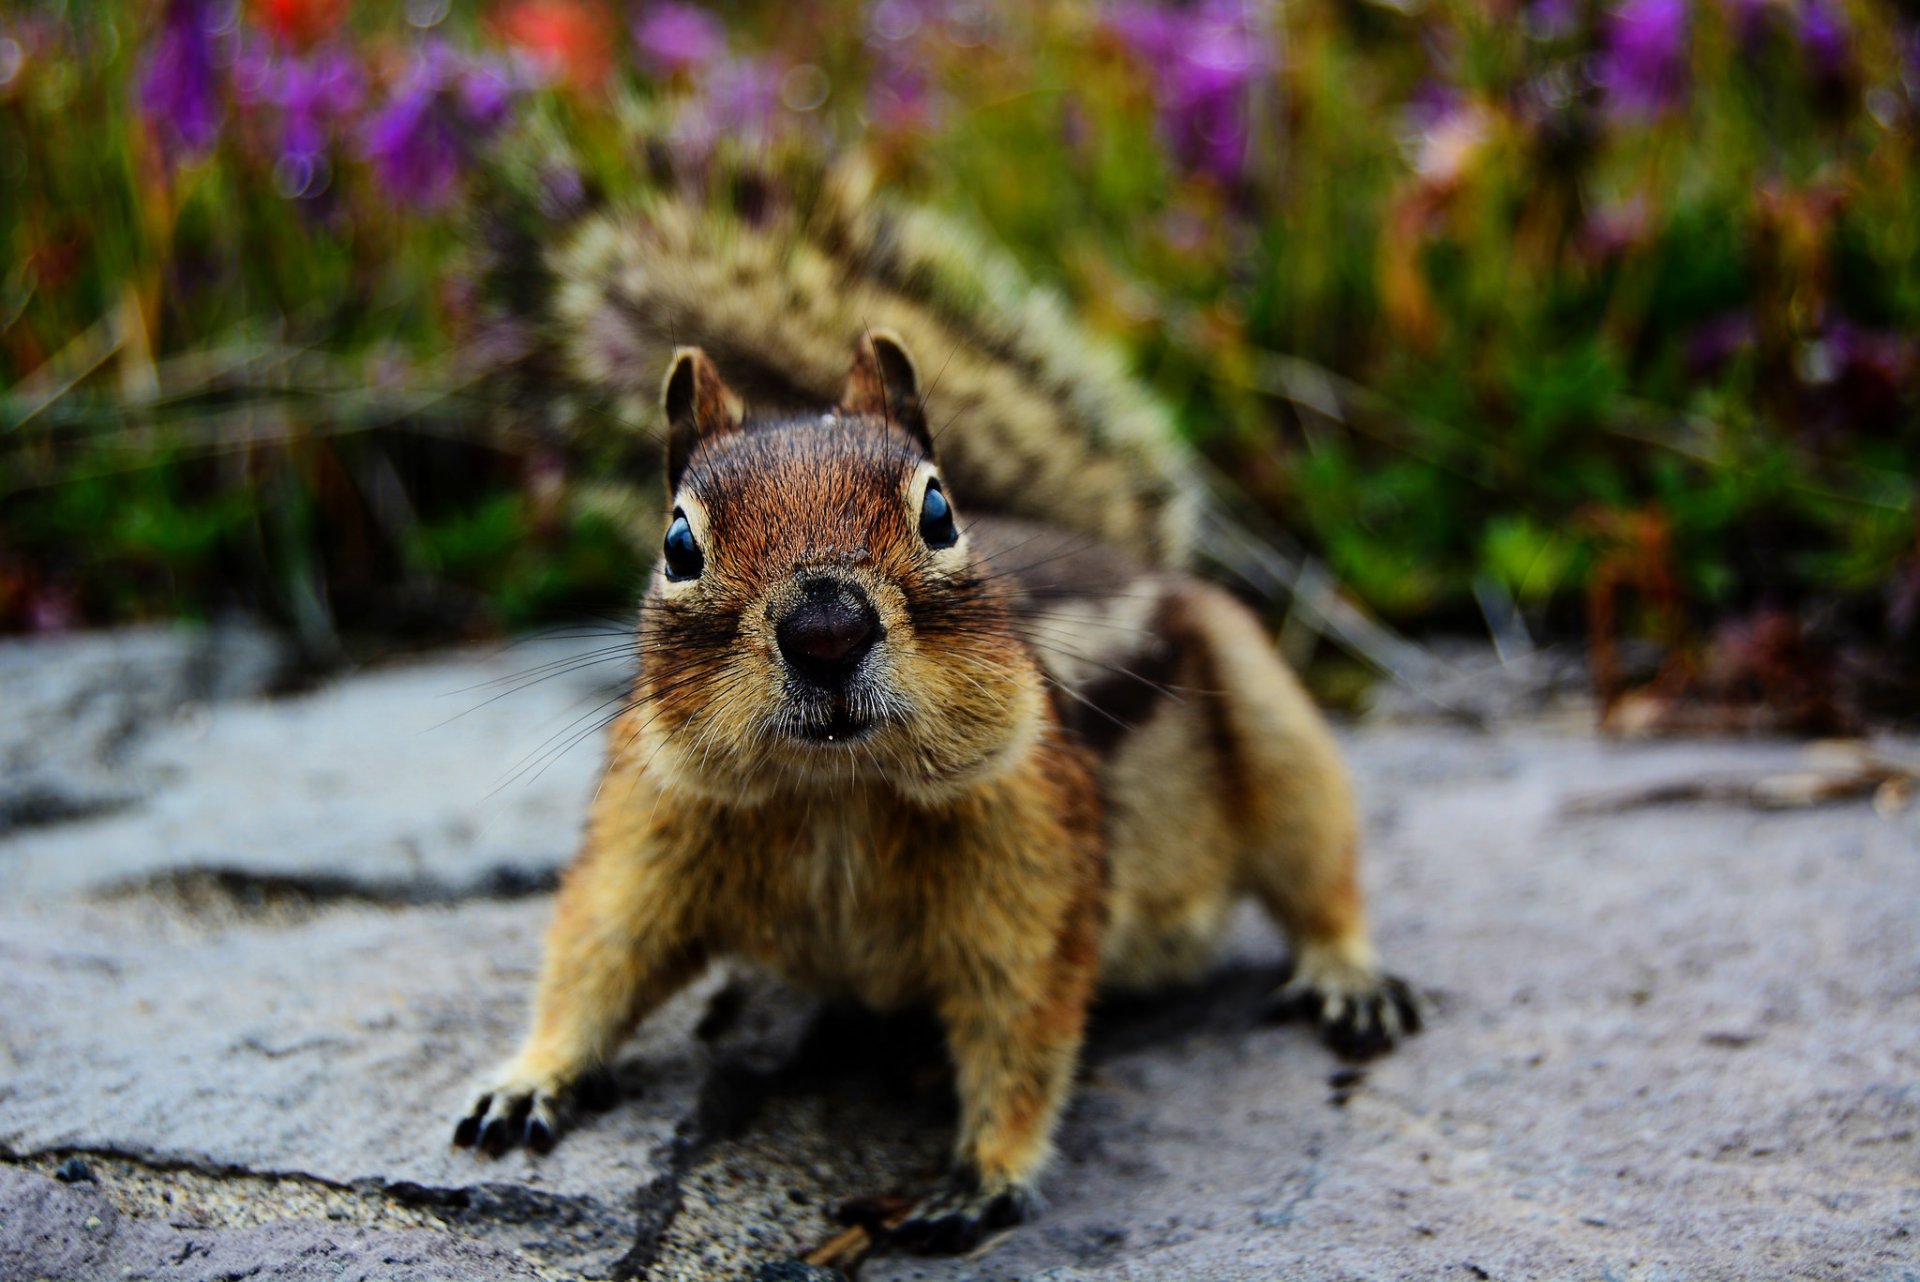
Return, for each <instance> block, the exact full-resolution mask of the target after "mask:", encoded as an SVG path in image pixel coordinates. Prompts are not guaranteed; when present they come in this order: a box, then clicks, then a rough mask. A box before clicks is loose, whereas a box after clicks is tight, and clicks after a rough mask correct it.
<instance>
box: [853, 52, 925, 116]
mask: <svg viewBox="0 0 1920 1282" xmlns="http://www.w3.org/2000/svg"><path fill="white" fill-rule="evenodd" d="M867 114H868V115H870V116H871V117H872V118H873V119H874V121H875V122H876V123H877V124H879V125H880V127H881V128H883V129H886V130H889V131H898V130H904V129H931V128H933V127H934V126H935V125H936V124H938V123H939V119H940V114H941V112H940V104H939V102H938V101H937V100H936V99H935V96H934V88H933V84H932V81H931V80H930V79H929V77H928V75H927V70H926V67H925V66H924V65H923V64H921V63H919V62H918V61H914V60H909V59H904V58H888V59H885V60H884V61H882V62H881V64H880V66H879V67H878V68H877V69H876V70H875V72H874V75H873V82H872V84H871V85H870V86H869V88H868V90H867Z"/></svg>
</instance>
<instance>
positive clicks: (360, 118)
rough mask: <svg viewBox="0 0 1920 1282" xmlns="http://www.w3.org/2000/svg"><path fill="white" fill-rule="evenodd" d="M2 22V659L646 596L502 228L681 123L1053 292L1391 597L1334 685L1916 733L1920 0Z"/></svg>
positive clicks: (120, 9) (188, 4)
mask: <svg viewBox="0 0 1920 1282" xmlns="http://www.w3.org/2000/svg"><path fill="white" fill-rule="evenodd" d="M0 14H3V16H0V631H5V632H9V633H27V632H58V631H64V630H70V629H82V628H93V627H101V626H107V625H114V624H120V623H126V622H130V621H143V620H171V619H187V620H215V619H220V618H224V617H227V616H231V615H243V616H247V617H250V618H256V619H264V620H267V621H269V622H271V623H272V624H274V625H276V626H278V627H280V628H282V629H284V630H285V631H286V632H288V633H289V634H290V635H291V636H293V637H295V638H297V641H298V644H299V646H300V649H301V651H302V653H303V654H304V655H305V657H306V661H307V662H308V664H309V665H311V666H312V667H313V668H314V669H316V670H318V669H323V668H326V667H329V666H334V665H338V664H340V663H342V662H347V661H351V660H354V659H357V658H361V657H365V656H368V655H373V654H378V653H384V652H389V651H391V650H393V649H394V648H396V647H401V646H414V645H420V644H426V643H434V642H441V641H447V640H452V639H465V638H475V637H488V636H495V635H502V634H506V633H509V632H514V631H518V630H522V629H526V628H529V627H535V626H540V625H543V624H545V623H548V622H550V621H553V620H559V619H568V618H575V617H578V616H579V615H581V614H582V613H583V612H590V611H601V612H611V613H616V614H617V613H618V612H620V611H623V610H625V609H627V608H628V607H629V606H630V604H631V602H632V600H633V598H634V595H635V593H636V592H637V588H638V585H639V583H640V582H641V575H642V573H643V572H644V569H645V567H646V564H647V558H648V556H649V555H650V541H651V540H650V536H649V537H648V538H644V539H643V538H642V537H639V536H636V535H635V534H634V533H633V532H632V529H631V522H629V521H628V520H626V519H625V517H624V516H623V514H622V513H621V511H620V510H619V507H618V504H617V503H614V502H612V501H610V500H609V499H608V498H607V492H606V489H605V486H604V482H605V480H606V478H605V477H604V475H602V474H601V469H600V465H598V464H596V461H595V460H594V459H592V458H590V457H585V456H582V455H581V454H580V453H579V452H577V451H574V450H570V449H569V448H566V447H565V446H563V445H560V444H556V442H555V440H554V439H553V437H552V436H551V435H550V434H543V433H542V432H539V431H537V430H532V429H531V428H530V426H529V424H528V423H527V422H526V421H525V416H524V415H523V414H520V413H517V412H516V411H515V410H514V408H513V406H512V405H511V404H510V403H509V401H508V399H507V398H506V397H505V396H504V394H502V393H500V392H499V391H498V390H497V389H496V387H495V385H494V382H493V380H491V379H490V378H489V374H488V368H487V352H486V349H485V344H484V342H483V341H481V338H480V337H477V336H479V335H481V334H482V329H481V327H480V326H479V324H478V322H479V319H480V316H481V313H482V311H483V310H484V307H483V290H482V288H481V284H480V281H479V279H478V270H477V268H476V263H477V262H478V261H479V260H480V257H481V255H480V253H479V251H478V247H477V238H478V233H477V230H476V229H478V228H480V227H481V226H483V225H484V223H485V214H486V213H487V211H488V209H489V208H490V206H491V204H492V202H493V198H494V196H495V195H496V193H497V185H496V184H497V182H498V181H499V180H498V175H497V169H498V167H497V165H496V158H497V157H499V156H501V155H510V154H514V153H515V152H516V149H517V151H518V153H519V154H522V155H525V154H527V153H528V151H529V149H531V150H533V151H534V152H537V151H538V149H539V140H540V139H541V138H543V137H544V138H551V137H556V136H560V137H564V138H566V139H567V140H568V142H569V143H570V150H571V153H572V157H573V159H572V161H571V162H570V163H572V164H577V166H578V168H579V170H580V172H571V171H570V172H567V173H559V174H554V173H549V174H547V175H545V177H544V179H543V180H544V181H548V182H556V183H562V184H574V185H580V186H583V187H585V188H590V189H592V190H596V191H604V192H608V193H614V194H617V193H620V192H622V191H625V190H630V189H632V188H633V187H634V185H635V184H636V183H638V182H641V181H643V179H644V175H645V174H646V172H647V170H648V164H647V157H646V156H645V155H644V154H639V151H638V144H637V143H636V141H635V140H636V139H637V138H639V137H642V136H648V137H653V138H664V139H667V140H668V141H669V143H670V145H671V146H672V147H673V148H674V149H676V150H677V151H678V152H680V153H682V155H683V156H688V157H694V158H697V157H699V156H700V155H701V154H702V153H703V152H706V151H710V150H712V149H714V148H716V147H730V148H743V147H744V148H750V149H762V150H765V151H767V152H768V153H771V154H780V153H800V152H804V153H816V152H820V153H845V152H847V151H851V150H859V151H862V152H864V153H866V154H867V155H868V156H869V157H870V158H871V160H872V161H873V163H874V164H875V165H876V166H877V167H878V168H879V170H880V171H881V173H882V174H883V175H884V177H885V179H886V181H887V182H888V183H889V184H891V185H893V186H895V187H897V188H898V189H900V190H901V191H903V192H905V193H907V194H908V195H910V196H911V197H912V198H914V199H918V200H922V201H925V202H927V203H929V204H932V205H934V206H937V207H940V208H943V209H946V210H949V211H952V212H954V213H956V214H958V215H960V216H962V217H964V218H967V219H970V220H973V221H976V222H978V223H979V224H980V225H981V226H982V227H983V228H985V229H986V230H987V231H989V232H990V233H991V234H992V235H993V236H995V237H996V238H997V239H999V240H1000V241H1001V242H1003V243H1004V244H1005V245H1006V246H1007V247H1008V249H1009V250H1010V251H1011V252H1012V253H1013V254H1014V255H1016V256H1017V257H1018V259H1019V260H1020V261H1021V262H1022V263H1023V264H1024V265H1025V266H1026V268H1027V269H1028V270H1029V271H1030V272H1031V273H1032V274H1033V275H1034V276H1035V277H1036V278H1037V279H1039V280H1041V281H1044V282H1046V283H1048V284H1050V285H1052V286H1054V287H1057V288H1059V289H1060V290H1062V291H1063V292H1064V293H1065V294H1066V295H1067V296H1068V297H1069V298H1070V300H1071V301H1072V302H1073V304H1074V305H1075V306H1077V307H1078V308H1079V309H1080V310H1081V312H1082V313H1083V314H1084V315H1085V316H1086V317H1087V318H1088V320H1089V323H1090V324H1091V325H1092V326H1094V327H1095V328H1096V329H1098V330H1099V331H1101V332H1102V333H1104V334H1106V335H1108V336H1110V337H1111V338H1113V339H1114V340H1116V341H1117V342H1119V343H1120V344H1122V345H1123V347H1124V348H1125V349H1126V350H1127V351H1128V352H1129V353H1130V354H1131V356H1132V358H1133V360H1134V363H1135V366H1136V368H1137V370H1138V371H1139V373H1140V375H1141V376H1142V377H1143V378H1144V379H1146V380H1147V381H1148V382H1150V383H1151V384H1152V385H1153V386H1154V387H1155V388H1157V390H1158V391H1159V393H1160V394H1161V395H1162V396H1163V397H1164V398H1165V400H1166V401H1167V402H1168V404H1169V405H1171V406H1172V407H1174V409H1175V411H1176V413H1177V416H1178V419H1179V422H1180V425H1181V428H1182V430H1183V431H1184V432H1185V433H1186V434H1187V435H1188V436H1189V437H1190V438H1191V440H1192V441H1193V442H1194V443H1195V444H1196V446H1197V447H1198V448H1199V449H1200V450H1201V451H1202V452H1203V453H1204V454H1205V455H1206V456H1208V457H1209V458H1210V459H1212V460H1213V461H1214V462H1215V463H1216V464H1218V465H1219V466H1220V468H1221V469H1222V470H1223V471H1224V472H1226V473H1228V474H1230V475H1232V476H1233V477H1235V478H1236V479H1237V483H1238V485H1239V486H1240V487H1242V488H1243V489H1244V492H1245V498H1246V502H1247V507H1246V512H1247V519H1248V521H1249V523H1250V524H1251V525H1252V527H1253V528H1255V529H1257V530H1259V531H1260V533H1261V537H1262V538H1263V539H1264V540H1265V541H1266V542H1267V544H1268V545H1269V546H1270V547H1271V548H1273V549H1275V550H1276V554H1277V557H1278V560H1279V563H1281V564H1283V565H1284V566H1285V567H1287V573H1286V575H1285V576H1283V577H1284V579H1285V581H1284V582H1283V583H1280V584H1278V585H1276V586H1274V588H1273V590H1272V591H1271V592H1270V593H1269V595H1270V596H1271V598H1272V601H1271V603H1272V605H1273V607H1274V617H1275V620H1276V622H1278V621H1279V620H1280V619H1282V618H1283V617H1287V615H1288V611H1289V608H1290V602H1289V601H1288V600H1287V596H1288V592H1289V591H1290V590H1291V589H1295V588H1301V585H1302V584H1303V583H1309V582H1310V583H1311V584H1312V586H1313V591H1314V592H1315V593H1316V594H1317V599H1318V600H1319V602H1320V605H1319V606H1318V607H1317V608H1316V610H1315V611H1314V612H1313V614H1312V618H1311V619H1310V620H1309V623H1311V622H1312V620H1321V621H1323V622H1324V620H1325V619H1326V618H1327V617H1328V615H1329V614H1330V613H1331V614H1343V613H1344V616H1345V617H1347V618H1348V620H1349V623H1348V625H1347V626H1346V627H1344V628H1341V629H1335V631H1337V632H1338V633H1339V637H1340V638H1342V639H1344V645H1319V646H1315V645H1314V644H1313V642H1314V639H1315V637H1316V636H1317V635H1318V633H1319V632H1320V631H1323V630H1324V629H1323V628H1320V627H1318V626H1313V627H1309V628H1308V633H1309V635H1307V636H1306V638H1305V639H1304V641H1303V640H1302V638H1301V637H1300V636H1299V635H1298V629H1297V628H1296V629H1294V631H1295V635H1294V636H1293V637H1292V638H1291V640H1290V642H1289V645H1290V648H1291V649H1292V650H1293V652H1294V653H1295V654H1296V656H1297V657H1308V656H1312V655H1316V654H1317V655H1318V657H1319V659H1320V660H1321V663H1320V665H1319V667H1318V669H1317V672H1318V675H1319V678H1320V681H1319V684H1320V686H1321V688H1322V690H1323V691H1324V692H1326V693H1328V694H1329V695H1330V696H1331V697H1334V698H1336V699H1344V698H1350V697H1352V696H1353V693H1354V692H1355V691H1356V690H1357V689H1358V688H1359V687H1360V686H1361V685H1362V684H1364V673H1366V672H1369V671H1376V670H1378V669H1379V668H1381V667H1388V668H1392V667H1394V666H1395V665H1396V663H1397V662H1400V661H1399V660H1396V658H1395V656H1396V655H1400V656H1404V655H1405V654H1406V653H1408V652H1409V651H1408V650H1407V649H1406V648H1403V647H1402V646H1401V644H1400V643H1399V642H1398V641H1397V640H1395V637H1396V634H1397V635H1399V636H1407V637H1412V638H1414V639H1415V641H1416V642H1419V643H1421V646H1420V649H1418V650H1417V651H1413V652H1415V653H1429V652H1431V650H1432V646H1433V644H1434V639H1435V638H1442V637H1459V636H1473V637H1477V638H1478V639H1479V641H1480V642H1481V643H1482V644H1483V645H1484V644H1485V643H1486V642H1488V641H1489V640H1490V641H1492V642H1493V643H1494V644H1495V645H1497V646H1498V650H1499V653H1500V654H1501V655H1502V656H1505V657H1507V658H1512V657H1513V656H1515V655H1517V654H1523V653H1526V652H1528V651H1529V650H1531V649H1533V648H1536V647H1553V648H1555V650H1556V652H1558V653H1572V654H1578V655H1580V656H1583V657H1585V658H1586V659H1588V660H1590V662H1591V667H1592V672H1593V680H1594V683H1595V685H1596V687H1597V690H1598V694H1599V696H1600V703H1601V708H1602V710H1603V712H1604V713H1605V714H1607V715H1609V716H1610V717H1614V718H1616V719H1617V720H1621V721H1625V722H1630V723H1632V724H1634V725H1638V726H1642V727H1653V728H1659V727H1662V726H1673V727H1685V728H1694V729H1697V728H1701V727H1707V728H1716V727H1718V728H1728V729H1756V728H1760V729H1788V730H1798V731H1809V732H1836V731H1845V730H1853V729H1858V728H1860V727H1862V726H1864V725H1867V724H1871V723H1878V722H1884V721H1887V720H1890V719H1904V718H1911V717H1912V716H1913V715H1914V714H1915V713H1916V712H1920V663H1916V662H1915V658H1916V655H1920V527H1917V526H1916V513H1915V489H1916V481H1917V478H1920V344H1917V343H1916V334H1920V328H1916V323H1917V322H1920V169H1917V167H1916V162H1917V161H1920V153H1917V148H1920V5H1914V4H1911V3H1908V2H1907V0H1902V2H1901V3H1895V2H1894V0H1622V2H1621V3H1618V4H1602V3H1593V2H1592V0H1536V2H1533V3H1524V2H1521V0H1377V2H1369V0H1288V2H1287V3H1275V4H1266V3H1259V2H1257V0H1201V2H1200V3H1172V2H1165V3H1131V4H1115V5H1096V4H1090V3H1064V2H1059V0H1054V2H1049V3H1037V4H1027V5H1018V6H1014V5H1007V6H994V5H988V4H984V3H975V2H973V0H869V2H865V3H855V2H852V0H848V2H840V0H801V2H798V3H795V2H792V0H787V2H783V3H772V2H768V3H757V4H756V3H739V4H714V5H707V6H702V5H694V4H686V3H670V2H663V0H499V2H497V3H485V4H451V3H449V0H405V3H382V4H372V3H352V2H350V0H241V2H236V0H168V2H167V3H151V2H135V0H125V2H118V0H88V2H86V3H80V2H78V0H75V2H74V3H67V4H59V3H21V2H20V0H13V2H12V3H9V4H7V5H6V6H5V8H4V10H3V11H0ZM1302 590H1304V589H1302ZM1329 603H1332V605H1331V606H1330V605H1329ZM1294 615H1295V616H1298V615H1299V611H1297V610H1296V611H1294ZM1353 620H1361V621H1364V624H1362V623H1355V622H1353ZM1293 622H1295V623H1298V622H1299V619H1298V618H1297V617H1295V618H1294V620H1293ZM1376 625H1377V626H1376ZM1368 638H1372V640H1369V639H1368ZM1401 666H1402V667H1404V666H1405V665H1404V663H1401ZM1403 675H1404V673H1403Z"/></svg>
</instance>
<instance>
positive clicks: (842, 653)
mask: <svg viewBox="0 0 1920 1282" xmlns="http://www.w3.org/2000/svg"><path fill="white" fill-rule="evenodd" d="M800 590H801V600H800V603H799V604H798V605H796V606H794V607H793V608H792V609H790V610H788V611H787V613H786V615H785V617H783V618H782V619H781V620H780V623H779V626H777V627H776V628H775V629H774V637H775V638H776V639H777V640H778V641H779V643H780V653H781V654H782V655H783V656H785V658H786V660H787V666H789V667H790V668H792V669H793V671H794V672H795V673H796V674H797V675H798V676H800V677H801V678H802V679H803V680H806V681H809V682H812V683H813V684H814V685H820V686H840V685H845V684H846V681H847V678H848V677H849V676H851V675H852V673H853V670H854V669H855V668H856V667H858V666H859V664H860V660H861V658H862V656H864V655H865V654H866V652H867V651H869V650H871V649H873V643H874V642H875V641H878V640H879V639H880V616H879V615H878V614H875V613H874V610H873V604H872V603H871V602H870V601H868V600H867V596H866V593H864V592H862V591H861V590H860V589H859V588H857V587H855V586H854V585H853V584H851V583H847V582H844V581H842V580H839V579H809V580H807V581H806V582H805V583H804V584H802V585H801V589H800Z"/></svg>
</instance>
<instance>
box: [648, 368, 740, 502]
mask: <svg viewBox="0 0 1920 1282" xmlns="http://www.w3.org/2000/svg"><path fill="white" fill-rule="evenodd" d="M660 405H661V408H662V409H663V410H665V411H666V416H667V489H668V490H669V491H672V490H676V489H679V488H680V478H681V476H682V475H683V474H684V473H685V472H686V470H687V460H688V459H690V458H692V457H693V447H694V446H696V445H698V444H699V443H700V438H701V437H703V436H713V435H716V434H718V433H720V432H731V431H732V430H733V429H735V428H736V427H739V426H740V420H741V418H742V417H743V416H744V415H745V413H746V407H745V406H744V405H743V404H741V401H740V398H739V397H738V396H735V395H734V394H733V390H732V389H731V388H729V387H728V386H727V384H726V381H725V380H724V379H722V378H721V377H720V371H719V370H718V369H716V368H715V367H714V364H713V361H712V360H710V359H708V357H707V354H706V353H705V352H703V351H701V350H700V349H699V348H697V347H678V348H675V349H674V352H673V360H672V362H671V363H670V364H669V365H668V366H667V379H666V382H665V383H664V384H662V385H661V389H660Z"/></svg>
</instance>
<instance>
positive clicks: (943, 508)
mask: <svg viewBox="0 0 1920 1282" xmlns="http://www.w3.org/2000/svg"><path fill="white" fill-rule="evenodd" d="M920 537H921V538H923V539H925V540H926V541H927V546H928V547H930V548H950V547H952V546H953V545H954V544H955V543H958V542H959V541H960V531H958V530H956V529H954V528H953V508H952V506H951V505H949V504H948V502H947V495H946V491H944V490H942V489H941V488H940V482H938V481H928V482H927V496H926V497H925V498H923V499H921V500H920Z"/></svg>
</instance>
